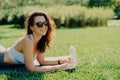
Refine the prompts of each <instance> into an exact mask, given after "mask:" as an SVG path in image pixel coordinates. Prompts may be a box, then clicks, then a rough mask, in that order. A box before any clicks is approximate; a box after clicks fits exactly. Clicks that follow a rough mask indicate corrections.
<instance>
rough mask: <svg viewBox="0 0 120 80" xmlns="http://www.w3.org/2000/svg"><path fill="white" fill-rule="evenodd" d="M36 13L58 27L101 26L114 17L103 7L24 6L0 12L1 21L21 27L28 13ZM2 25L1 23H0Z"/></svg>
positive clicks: (109, 10)
mask: <svg viewBox="0 0 120 80" xmlns="http://www.w3.org/2000/svg"><path fill="white" fill-rule="evenodd" d="M33 10H36V11H44V12H46V13H48V15H49V16H50V17H52V19H53V20H54V21H55V23H56V25H57V26H58V27H60V26H67V27H69V26H88V25H90V26H101V25H106V24H107V20H109V19H112V18H113V17H114V12H113V10H112V9H109V8H103V7H99V8H96V7H93V8H85V7H82V6H79V5H73V6H52V7H48V8H45V7H40V6H26V7H20V8H18V9H13V10H11V11H10V12H7V11H2V12H1V14H2V15H3V17H1V18H0V21H1V20H5V21H4V22H6V23H11V24H19V25H23V22H24V20H25V18H26V17H27V15H28V13H29V12H31V11H33ZM1 23H2V21H1Z"/></svg>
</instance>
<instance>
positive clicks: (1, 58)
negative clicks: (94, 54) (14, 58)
mask: <svg viewBox="0 0 120 80" xmlns="http://www.w3.org/2000/svg"><path fill="white" fill-rule="evenodd" d="M4 65H5V63H4V52H2V51H0V66H4Z"/></svg>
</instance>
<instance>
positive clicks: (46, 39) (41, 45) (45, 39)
mask: <svg viewBox="0 0 120 80" xmlns="http://www.w3.org/2000/svg"><path fill="white" fill-rule="evenodd" d="M36 16H44V17H45V19H46V21H48V31H47V33H46V35H45V36H42V38H41V39H40V40H39V42H38V44H37V47H36V49H37V51H39V52H41V53H43V52H45V51H46V47H49V46H50V42H51V38H52V32H53V29H54V28H55V23H54V21H53V20H52V19H51V18H50V17H49V16H48V15H47V14H46V13H44V12H32V13H31V14H30V15H29V16H28V18H27V19H26V21H25V24H27V25H26V27H27V35H30V34H33V31H32V30H31V29H30V26H33V24H34V18H35V17H36Z"/></svg>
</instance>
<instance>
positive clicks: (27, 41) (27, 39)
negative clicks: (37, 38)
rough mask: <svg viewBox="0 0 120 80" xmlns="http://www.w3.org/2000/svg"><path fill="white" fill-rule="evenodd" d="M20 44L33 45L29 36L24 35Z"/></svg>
mask: <svg viewBox="0 0 120 80" xmlns="http://www.w3.org/2000/svg"><path fill="white" fill-rule="evenodd" d="M22 42H23V43H24V44H33V41H32V39H31V38H30V35H26V36H25V37H24V38H23V39H22Z"/></svg>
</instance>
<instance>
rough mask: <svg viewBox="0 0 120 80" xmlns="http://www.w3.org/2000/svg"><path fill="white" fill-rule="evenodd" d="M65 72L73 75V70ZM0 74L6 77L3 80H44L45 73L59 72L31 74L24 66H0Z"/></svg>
mask: <svg viewBox="0 0 120 80" xmlns="http://www.w3.org/2000/svg"><path fill="white" fill-rule="evenodd" d="M65 71H66V72H68V73H74V72H75V69H70V70H65ZM0 72H1V73H2V74H3V75H5V76H6V77H5V80H44V78H45V77H46V76H45V75H46V74H47V73H56V72H59V71H54V72H47V73H46V72H44V73H41V72H39V73H32V72H29V71H28V70H27V69H26V68H25V66H24V65H15V66H0ZM3 78H4V77H3ZM45 79H46V78H45Z"/></svg>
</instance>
